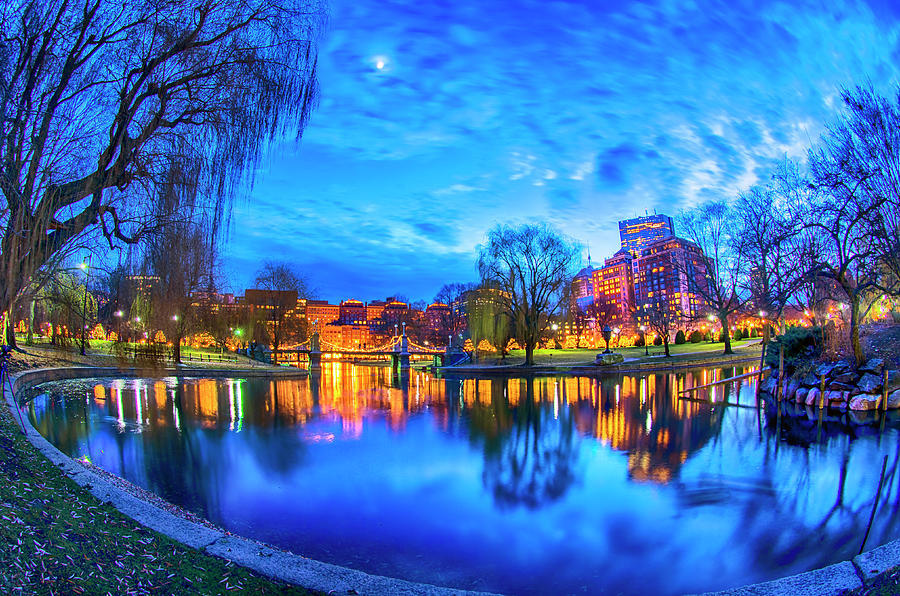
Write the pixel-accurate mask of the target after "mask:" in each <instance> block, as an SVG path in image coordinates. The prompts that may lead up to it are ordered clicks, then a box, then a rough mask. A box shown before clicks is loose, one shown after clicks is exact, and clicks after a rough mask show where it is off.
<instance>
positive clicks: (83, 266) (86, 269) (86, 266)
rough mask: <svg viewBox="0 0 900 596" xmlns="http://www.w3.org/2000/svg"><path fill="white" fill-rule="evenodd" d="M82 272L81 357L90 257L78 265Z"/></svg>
mask: <svg viewBox="0 0 900 596" xmlns="http://www.w3.org/2000/svg"><path fill="white" fill-rule="evenodd" d="M79 267H81V269H82V270H83V271H84V274H85V277H84V297H83V298H82V301H81V355H82V356H84V328H85V327H87V293H88V282H89V281H90V280H91V255H88V256H87V261H86V262H84V263H81V265H79Z"/></svg>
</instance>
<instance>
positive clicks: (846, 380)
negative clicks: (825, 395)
mask: <svg viewBox="0 0 900 596" xmlns="http://www.w3.org/2000/svg"><path fill="white" fill-rule="evenodd" d="M858 378H859V376H858V375H857V374H856V373H855V372H845V373H841V374H839V375H836V376H835V377H833V378H832V379H831V382H832V383H841V384H843V385H853V384H855V383H856V380H857V379H858Z"/></svg>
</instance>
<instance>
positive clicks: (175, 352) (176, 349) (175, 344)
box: [172, 337, 181, 364]
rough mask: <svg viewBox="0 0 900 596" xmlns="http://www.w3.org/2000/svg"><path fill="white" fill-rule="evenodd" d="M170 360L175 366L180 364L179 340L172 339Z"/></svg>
mask: <svg viewBox="0 0 900 596" xmlns="http://www.w3.org/2000/svg"><path fill="white" fill-rule="evenodd" d="M172 359H173V360H174V361H175V364H181V338H180V337H174V338H172Z"/></svg>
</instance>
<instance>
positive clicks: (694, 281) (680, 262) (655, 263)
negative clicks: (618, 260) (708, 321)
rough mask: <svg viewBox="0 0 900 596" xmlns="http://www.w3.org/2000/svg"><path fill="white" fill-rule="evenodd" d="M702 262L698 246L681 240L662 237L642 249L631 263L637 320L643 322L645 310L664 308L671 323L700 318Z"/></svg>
mask: <svg viewBox="0 0 900 596" xmlns="http://www.w3.org/2000/svg"><path fill="white" fill-rule="evenodd" d="M705 263H706V260H705V258H704V256H703V252H702V250H701V249H700V247H699V246H697V245H696V244H694V243H693V242H690V241H688V240H685V239H683V238H677V237H674V236H672V237H668V238H663V239H661V240H657V241H656V242H653V243H651V244H649V245H648V246H647V247H646V248H644V250H643V252H642V254H641V256H640V257H639V258H637V259H635V262H634V264H633V271H634V304H635V310H636V314H637V316H638V319H639V320H640V321H641V322H645V321H644V319H646V313H644V310H645V309H647V308H651V307H652V308H654V309H657V310H658V309H660V308H662V309H664V310H665V311H667V312H668V313H669V315H670V317H671V320H673V321H682V320H685V319H697V318H699V317H700V316H702V314H703V310H704V308H705V306H706V303H705V302H704V300H703V299H702V298H701V297H700V296H699V295H697V293H696V288H697V287H698V286H699V285H700V284H704V283H706V274H707V271H706V264H705ZM642 309H644V310H642Z"/></svg>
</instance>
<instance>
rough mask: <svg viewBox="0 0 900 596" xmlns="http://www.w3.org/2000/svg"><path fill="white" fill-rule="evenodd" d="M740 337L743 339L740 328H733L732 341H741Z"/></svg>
mask: <svg viewBox="0 0 900 596" xmlns="http://www.w3.org/2000/svg"><path fill="white" fill-rule="evenodd" d="M742 339H744V334H743V333H741V330H740V329H735V330H734V341H741V340H742Z"/></svg>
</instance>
